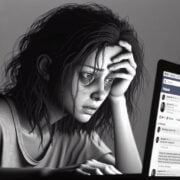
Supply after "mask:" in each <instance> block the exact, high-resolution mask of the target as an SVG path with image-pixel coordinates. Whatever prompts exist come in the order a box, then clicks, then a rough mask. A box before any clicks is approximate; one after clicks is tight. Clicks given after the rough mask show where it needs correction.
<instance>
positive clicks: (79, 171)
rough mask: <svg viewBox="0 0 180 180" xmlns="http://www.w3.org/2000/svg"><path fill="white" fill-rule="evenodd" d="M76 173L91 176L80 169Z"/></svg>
mask: <svg viewBox="0 0 180 180" xmlns="http://www.w3.org/2000/svg"><path fill="white" fill-rule="evenodd" d="M76 172H78V173H80V174H83V175H88V176H90V175H91V174H90V173H88V172H85V171H83V170H82V169H80V168H77V169H76Z"/></svg>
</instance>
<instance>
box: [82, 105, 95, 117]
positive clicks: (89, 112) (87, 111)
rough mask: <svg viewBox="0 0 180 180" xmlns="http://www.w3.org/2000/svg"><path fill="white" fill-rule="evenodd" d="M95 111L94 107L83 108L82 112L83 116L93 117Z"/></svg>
mask: <svg viewBox="0 0 180 180" xmlns="http://www.w3.org/2000/svg"><path fill="white" fill-rule="evenodd" d="M96 110H97V107H94V106H83V112H84V113H85V114H89V115H93V114H94V113H95V112H96Z"/></svg>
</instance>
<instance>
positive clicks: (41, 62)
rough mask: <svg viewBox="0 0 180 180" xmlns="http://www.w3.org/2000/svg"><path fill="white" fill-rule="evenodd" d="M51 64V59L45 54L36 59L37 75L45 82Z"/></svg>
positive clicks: (47, 78)
mask: <svg viewBox="0 0 180 180" xmlns="http://www.w3.org/2000/svg"><path fill="white" fill-rule="evenodd" d="M51 63H52V59H51V58H50V57H49V56H48V55H47V54H41V55H40V56H39V57H38V58H37V63H36V66H37V70H38V72H39V74H40V75H41V76H42V77H43V78H44V79H45V80H47V81H48V80H49V78H50V76H49V73H48V68H49V66H50V64H51Z"/></svg>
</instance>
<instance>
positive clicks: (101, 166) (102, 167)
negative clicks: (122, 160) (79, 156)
mask: <svg viewBox="0 0 180 180" xmlns="http://www.w3.org/2000/svg"><path fill="white" fill-rule="evenodd" d="M90 163H92V164H91V166H92V167H96V168H98V169H100V170H101V171H103V173H105V174H116V173H115V172H114V171H113V170H112V169H111V168H109V166H111V165H109V164H105V163H102V162H99V161H96V160H92V161H91V162H90Z"/></svg>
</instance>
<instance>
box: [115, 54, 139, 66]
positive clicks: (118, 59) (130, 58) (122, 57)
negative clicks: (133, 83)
mask: <svg viewBox="0 0 180 180" xmlns="http://www.w3.org/2000/svg"><path fill="white" fill-rule="evenodd" d="M122 60H128V61H129V63H130V64H131V66H132V67H133V68H134V69H136V68H137V64H136V63H135V61H134V56H133V54H132V53H124V54H120V55H119V56H118V57H116V58H114V59H112V62H113V63H117V62H121V61H122Z"/></svg>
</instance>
